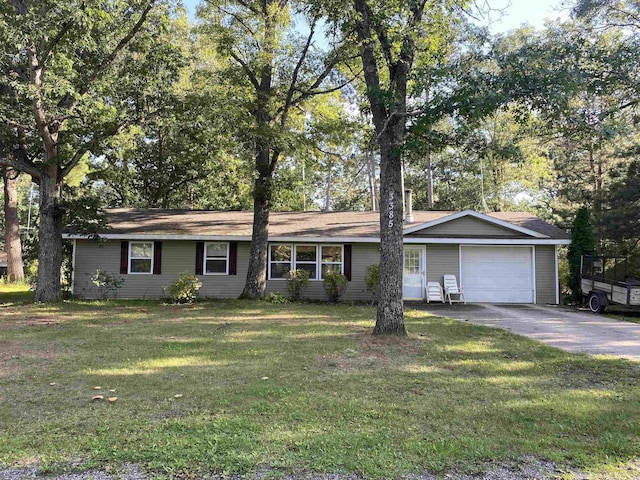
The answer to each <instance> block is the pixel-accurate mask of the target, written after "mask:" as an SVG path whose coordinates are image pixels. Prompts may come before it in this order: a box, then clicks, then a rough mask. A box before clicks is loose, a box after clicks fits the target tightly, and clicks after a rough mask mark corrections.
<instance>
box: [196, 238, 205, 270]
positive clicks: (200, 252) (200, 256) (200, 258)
mask: <svg viewBox="0 0 640 480" xmlns="http://www.w3.org/2000/svg"><path fill="white" fill-rule="evenodd" d="M203 263H204V242H196V275H202V264H203Z"/></svg>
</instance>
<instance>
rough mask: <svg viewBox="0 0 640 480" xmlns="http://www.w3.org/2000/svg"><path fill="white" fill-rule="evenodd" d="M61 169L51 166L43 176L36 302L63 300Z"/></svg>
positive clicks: (41, 183)
mask: <svg viewBox="0 0 640 480" xmlns="http://www.w3.org/2000/svg"><path fill="white" fill-rule="evenodd" d="M57 177H58V176H57V167H56V166H55V165H54V166H51V167H49V168H47V169H46V171H43V172H42V175H41V177H40V229H39V234H38V241H39V244H40V253H39V255H38V282H37V286H36V302H45V303H51V302H59V301H60V300H61V299H62V292H61V288H60V269H61V267H62V209H61V207H60V190H61V184H60V183H59V182H58V178H57Z"/></svg>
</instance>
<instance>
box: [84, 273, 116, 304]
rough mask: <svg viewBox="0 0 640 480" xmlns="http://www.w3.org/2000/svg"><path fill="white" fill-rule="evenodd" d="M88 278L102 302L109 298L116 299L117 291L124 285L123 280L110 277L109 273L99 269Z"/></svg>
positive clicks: (114, 276) (113, 276)
mask: <svg viewBox="0 0 640 480" xmlns="http://www.w3.org/2000/svg"><path fill="white" fill-rule="evenodd" d="M90 278H91V283H93V285H94V286H95V287H96V289H97V290H98V293H99V294H100V298H101V299H102V300H106V299H107V298H109V297H110V296H111V297H113V298H117V297H118V290H120V289H121V288H122V285H123V284H124V278H122V277H120V276H116V275H111V274H110V273H109V272H107V271H105V270H100V269H98V270H96V271H95V272H94V273H92V274H91V277H90Z"/></svg>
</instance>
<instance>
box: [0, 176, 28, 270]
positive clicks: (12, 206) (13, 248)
mask: <svg viewBox="0 0 640 480" xmlns="http://www.w3.org/2000/svg"><path fill="white" fill-rule="evenodd" d="M2 177H3V180H4V242H5V251H6V252H7V279H8V280H9V281H10V282H18V281H20V280H22V279H23V278H24V268H23V265H22V243H21V241H20V222H19V220H18V172H16V171H15V170H14V169H13V168H11V167H6V168H4V169H2Z"/></svg>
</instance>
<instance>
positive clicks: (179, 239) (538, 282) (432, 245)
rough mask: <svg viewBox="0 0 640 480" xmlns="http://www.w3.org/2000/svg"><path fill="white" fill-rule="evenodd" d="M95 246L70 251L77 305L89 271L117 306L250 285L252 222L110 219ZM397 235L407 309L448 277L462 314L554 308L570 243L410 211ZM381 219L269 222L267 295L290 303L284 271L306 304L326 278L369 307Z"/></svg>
mask: <svg viewBox="0 0 640 480" xmlns="http://www.w3.org/2000/svg"><path fill="white" fill-rule="evenodd" d="M107 216H108V224H109V227H110V228H109V229H107V230H105V231H103V232H99V236H100V237H101V239H102V241H101V242H97V241H95V240H90V239H88V238H87V237H86V236H83V235H77V234H73V233H66V234H65V235H64V236H65V238H68V239H71V240H73V280H72V290H73V293H74V294H75V295H76V296H78V297H80V298H96V297H97V296H98V292H97V290H96V288H95V286H94V285H93V284H92V281H91V276H92V274H94V273H95V272H96V270H101V271H106V272H108V273H109V274H111V275H115V276H120V277H122V279H123V280H124V282H123V285H122V288H121V289H120V290H119V292H118V297H119V298H154V297H160V296H162V295H163V286H168V285H170V284H172V283H173V282H175V280H176V279H177V278H178V276H179V275H180V273H182V272H189V273H192V274H195V275H197V277H198V278H199V279H200V281H201V282H202V288H201V290H200V294H201V296H204V297H237V296H238V295H240V293H241V292H242V290H243V287H244V282H245V278H246V274H247V265H248V258H249V247H250V243H251V230H252V221H253V213H252V212H248V211H224V212H223V211H191V210H156V209H111V210H108V211H107ZM412 217H413V218H412V222H411V223H408V222H405V223H404V282H403V283H404V288H403V295H404V298H405V299H411V300H415V299H423V298H424V297H425V285H426V282H431V281H437V282H440V283H442V281H443V275H445V274H454V275H455V276H456V277H457V279H458V281H459V283H460V284H461V286H462V288H463V289H464V292H465V296H466V300H467V301H468V302H497V303H540V304H548V303H550V304H555V303H558V302H559V287H558V246H560V245H568V244H569V243H570V240H569V236H568V235H567V234H566V233H565V232H564V231H562V230H560V229H559V228H557V227H555V226H553V225H550V224H548V223H546V222H544V221H542V220H541V219H539V218H537V217H535V216H532V215H530V214H528V213H511V212H500V213H491V214H483V213H478V212H475V211H472V210H466V211H463V212H441V211H414V212H412ZM379 218H380V217H379V213H377V212H272V213H271V217H270V225H269V246H268V248H269V251H268V265H267V279H268V280H267V293H269V292H274V291H279V292H283V293H284V292H286V291H287V285H286V274H287V272H288V271H289V270H290V269H294V268H295V269H300V268H303V269H305V270H307V271H309V274H310V278H311V281H310V283H309V286H308V288H307V289H306V291H305V292H304V295H305V296H306V297H308V298H312V299H323V298H325V293H324V289H323V287H322V281H321V280H322V277H323V273H324V272H326V271H327V270H339V271H341V272H342V273H343V274H344V275H345V276H346V277H347V279H348V280H349V284H348V287H347V290H346V294H345V296H346V298H347V299H351V300H359V299H362V300H368V299H370V294H369V292H368V291H367V288H366V286H365V283H364V276H365V271H366V269H367V267H368V266H369V265H371V264H374V263H378V262H379V259H380V255H379V249H380V234H379V224H380V223H379V222H380V219H379Z"/></svg>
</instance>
